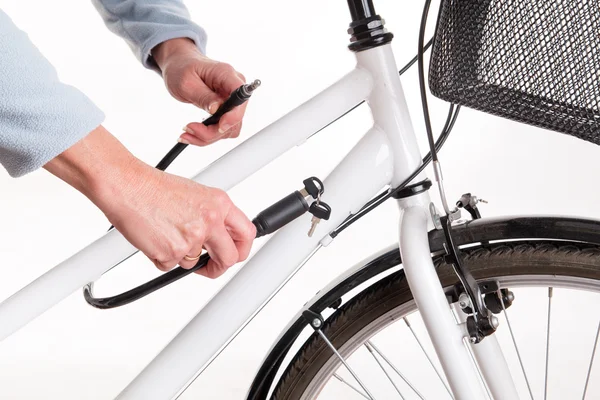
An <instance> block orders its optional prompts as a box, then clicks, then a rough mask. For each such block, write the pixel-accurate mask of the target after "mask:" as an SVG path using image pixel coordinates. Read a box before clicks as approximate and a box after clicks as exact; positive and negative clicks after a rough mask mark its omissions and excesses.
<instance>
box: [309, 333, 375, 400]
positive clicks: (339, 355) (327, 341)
mask: <svg viewBox="0 0 600 400" xmlns="http://www.w3.org/2000/svg"><path fill="white" fill-rule="evenodd" d="M317 332H318V333H319V335H320V336H321V339H323V341H324V342H325V343H326V344H327V346H328V347H329V348H330V349H331V351H333V353H334V354H335V355H336V357H337V358H338V359H339V360H340V361H341V362H342V364H344V366H345V367H346V369H347V370H348V372H350V374H352V376H353V377H354V379H356V382H358V384H359V385H360V387H362V388H363V390H364V391H365V393H366V394H367V396H368V398H369V399H371V400H375V397H374V396H373V395H372V394H371V392H369V390H368V389H367V387H366V386H365V384H364V383H362V381H361V380H360V379H359V378H358V376H357V375H356V373H355V372H354V371H353V370H352V368H350V365H348V363H347V362H346V360H344V357H342V355H341V354H340V353H339V352H338V351H337V349H336V348H335V347H334V346H333V344H332V343H331V342H330V341H329V339H327V336H325V334H324V333H323V331H322V330H320V329H317Z"/></svg>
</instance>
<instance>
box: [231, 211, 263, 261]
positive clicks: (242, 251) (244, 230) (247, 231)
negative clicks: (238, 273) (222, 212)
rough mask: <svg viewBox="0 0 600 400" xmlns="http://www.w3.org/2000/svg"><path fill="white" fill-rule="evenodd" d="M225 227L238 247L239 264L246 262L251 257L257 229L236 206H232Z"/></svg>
mask: <svg viewBox="0 0 600 400" xmlns="http://www.w3.org/2000/svg"><path fill="white" fill-rule="evenodd" d="M225 226H226V228H227V230H228V232H229V235H230V236H231V238H232V239H233V241H234V243H235V245H236V247H237V251H238V256H239V259H238V262H239V261H244V260H245V259H246V258H248V256H249V255H250V250H251V249H252V242H253V241H254V239H255V238H256V227H255V226H254V224H253V223H252V222H250V220H249V219H248V217H246V215H245V214H244V213H243V212H242V211H241V210H240V209H239V208H237V207H236V206H232V207H231V209H230V210H229V214H227V217H226V218H225Z"/></svg>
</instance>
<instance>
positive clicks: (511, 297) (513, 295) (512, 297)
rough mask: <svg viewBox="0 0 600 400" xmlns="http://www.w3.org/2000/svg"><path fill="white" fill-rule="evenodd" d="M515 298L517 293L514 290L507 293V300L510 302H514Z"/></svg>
mask: <svg viewBox="0 0 600 400" xmlns="http://www.w3.org/2000/svg"><path fill="white" fill-rule="evenodd" d="M514 299H515V294H514V293H513V292H510V291H509V292H508V293H507V294H506V300H508V302H509V303H512V302H513V300H514Z"/></svg>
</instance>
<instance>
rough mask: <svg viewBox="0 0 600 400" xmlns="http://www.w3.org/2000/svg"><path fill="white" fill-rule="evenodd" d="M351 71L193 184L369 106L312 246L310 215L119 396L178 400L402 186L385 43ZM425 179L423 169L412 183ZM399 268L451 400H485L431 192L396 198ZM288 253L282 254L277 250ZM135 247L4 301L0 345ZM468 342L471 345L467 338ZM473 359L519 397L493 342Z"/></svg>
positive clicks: (110, 236) (413, 145) (394, 89)
mask: <svg viewBox="0 0 600 400" xmlns="http://www.w3.org/2000/svg"><path fill="white" fill-rule="evenodd" d="M356 57H357V66H356V68H355V69H354V70H352V71H351V72H350V73H348V74H347V75H346V76H344V77H343V78H341V79H340V80H339V81H337V82H336V83H334V84H333V85H331V86H330V87H329V88H327V89H325V90H324V91H323V92H321V93H320V94H318V95H317V96H315V97H314V98H312V99H311V100H309V101H307V102H306V103H304V104H302V105H301V106H299V107H298V108H296V109H295V110H294V111H292V112H291V113H289V114H287V115H286V116H284V117H282V118H281V119H279V120H278V121H276V122H274V123H273V124H271V125H270V126H268V127H266V128H265V129H263V130H262V131H261V132H259V133H257V134H255V135H254V136H253V137H251V138H250V139H248V140H246V141H245V142H244V143H242V144H241V145H240V146H238V147H236V148H235V149H233V150H232V151H230V152H229V153H227V154H226V155H225V156H223V157H222V158H220V159H219V160H217V161H216V162H214V163H213V164H212V165H210V166H209V167H208V168H206V169H205V170H203V171H201V172H200V173H198V174H197V175H196V176H195V177H194V178H193V179H194V180H195V181H197V182H200V183H202V184H204V185H209V186H213V187H218V188H221V189H224V190H228V189H230V188H232V187H233V186H235V185H236V184H238V183H239V182H241V181H243V180H244V179H245V178H247V177H248V176H250V175H251V174H253V173H254V172H256V171H258V170H259V169H260V168H262V167H263V166H265V165H267V164H269V163H270V162H271V161H273V160H274V159H275V158H277V157H278V156H280V155H281V154H283V153H284V152H286V151H287V150H289V149H291V148H292V147H294V146H296V145H299V144H301V143H302V142H304V141H305V140H307V139H308V137H309V136H310V135H312V134H313V133H314V132H315V131H317V130H319V129H321V128H323V127H324V126H326V125H327V124H329V123H330V122H331V121H333V120H335V119H336V118H338V117H339V116H340V115H342V114H344V113H345V112H346V111H348V110H349V109H351V108H352V107H354V106H355V105H357V104H358V103H360V102H361V101H363V100H366V102H367V104H368V106H369V107H370V109H371V112H372V115H373V121H374V123H373V126H372V128H371V129H370V130H369V131H368V132H367V133H366V134H365V135H364V137H363V138H362V139H361V140H360V141H359V143H358V144H357V145H356V146H355V147H354V148H353V149H352V150H351V151H350V153H349V154H348V155H347V156H346V157H345V158H344V159H343V160H342V161H341V162H340V164H339V165H338V166H337V167H336V168H335V169H334V171H333V172H332V173H331V174H330V175H329V176H328V177H327V179H326V180H325V181H324V184H325V187H326V192H325V194H324V196H323V200H324V201H326V202H327V203H328V204H329V205H330V206H331V208H332V213H331V218H330V219H329V220H328V221H322V222H321V223H320V224H319V226H318V228H317V231H316V235H314V236H313V237H312V238H309V237H307V234H306V232H307V229H308V227H309V225H310V215H306V216H303V217H301V218H299V219H297V220H296V221H294V222H292V223H290V224H289V225H287V226H286V227H284V228H283V229H281V230H280V231H279V232H277V233H276V234H275V235H274V236H273V237H272V238H271V239H270V240H269V241H268V243H267V244H266V245H265V246H264V247H263V248H262V249H261V250H260V251H258V252H257V253H256V254H255V255H254V256H253V257H252V258H251V259H250V260H249V261H248V262H247V263H246V265H245V266H244V267H242V268H241V269H240V270H239V272H238V273H237V274H236V275H235V276H234V277H233V278H232V279H231V280H230V281H229V282H228V283H227V284H226V285H225V286H224V287H223V288H222V289H221V290H220V291H219V292H218V293H217V294H216V295H215V296H214V297H213V298H212V299H211V300H210V301H209V302H208V303H207V304H206V305H205V306H204V307H203V308H202V309H201V310H200V311H199V312H198V314H197V315H196V316H195V317H194V318H193V319H192V320H191V322H190V323H189V324H188V325H187V326H185V327H184V328H183V329H182V330H181V332H180V333H179V334H178V335H177V336H176V337H175V338H174V339H173V340H172V341H171V342H170V343H169V344H168V345H167V346H166V347H165V348H164V349H163V350H162V351H161V352H160V353H159V354H158V355H157V356H156V357H155V358H154V360H153V361H152V362H151V363H150V364H149V365H148V366H147V367H146V368H145V369H144V370H143V371H142V372H141V373H140V374H139V375H138V376H137V377H136V378H135V380H134V381H133V382H131V383H130V384H129V385H128V386H127V387H126V388H125V389H124V390H123V391H122V392H121V394H120V395H119V396H118V399H121V400H147V399H171V398H173V397H176V396H178V394H179V393H181V392H182V391H183V390H184V389H185V388H186V387H187V385H188V384H189V383H190V382H191V381H192V380H193V379H194V378H195V376H196V375H197V374H199V373H201V371H202V370H203V368H205V367H206V365H207V364H208V363H210V361H211V360H212V359H213V358H214V357H216V356H217V355H218V354H219V353H220V351H221V350H222V349H223V348H224V347H225V346H226V345H227V344H228V343H229V341H230V340H231V339H232V338H233V337H234V336H235V335H236V333H237V332H239V330H241V329H243V327H244V326H245V325H246V324H247V322H248V321H249V320H250V319H251V318H252V317H253V316H254V315H255V314H256V313H257V312H259V311H260V309H261V308H262V306H263V305H264V304H265V303H266V302H267V301H268V300H269V299H270V298H271V297H272V296H273V294H274V293H275V292H276V291H277V289H278V288H280V287H281V286H282V285H283V284H285V282H286V281H287V280H288V279H289V278H290V277H291V276H292V275H293V273H294V272H295V271H296V270H297V269H298V268H300V267H301V266H302V265H303V264H304V262H305V261H306V260H308V258H310V256H311V255H312V254H313V253H314V252H315V251H316V250H317V249H318V248H319V247H320V246H322V245H323V246H326V245H327V244H329V242H330V241H331V237H330V236H329V235H328V234H327V233H328V232H330V231H332V230H333V229H334V228H335V227H337V226H338V225H339V224H340V223H341V222H342V221H343V220H344V219H345V218H346V217H347V216H348V215H349V214H351V213H354V212H356V211H358V210H359V209H360V208H361V206H362V205H364V204H365V203H366V202H367V201H368V200H369V199H370V198H371V197H373V196H374V195H375V194H376V193H378V192H379V191H380V190H381V189H382V188H383V187H385V186H386V185H391V186H392V187H394V186H396V185H398V184H400V183H401V182H403V181H404V180H405V179H406V178H407V177H409V176H410V174H411V173H412V172H413V171H414V170H415V169H416V168H417V167H418V166H419V165H420V163H421V155H420V153H419V149H418V147H417V142H416V139H415V134H414V131H413V127H412V123H411V120H410V116H409V113H408V109H407V106H406V101H405V98H404V93H403V90H402V86H401V84H400V79H399V76H398V69H397V67H396V63H395V60H394V56H393V53H392V49H391V47H390V45H389V44H387V45H383V46H379V47H375V48H372V49H369V50H365V51H361V52H358V53H356ZM423 179H425V175H424V174H423V173H422V174H421V175H420V176H419V177H417V179H416V181H420V180H423ZM398 205H399V207H400V209H401V211H402V217H401V221H400V228H399V232H400V243H399V245H400V251H401V254H402V260H403V268H404V270H405V273H406V277H407V280H408V283H409V285H410V288H411V290H412V293H413V295H414V298H415V301H416V304H417V305H418V308H419V310H420V312H421V315H422V317H423V320H424V322H425V326H426V328H427V331H428V333H429V335H430V337H431V340H432V342H433V345H434V347H435V350H436V352H437V355H438V356H439V359H440V361H441V364H442V367H443V370H444V372H445V374H446V377H447V378H448V382H449V384H450V387H451V389H452V391H453V393H454V395H455V398H457V399H460V400H481V399H483V398H485V397H486V396H485V395H484V388H483V387H482V385H481V381H480V379H479V378H478V374H477V371H476V370H475V367H474V364H473V361H472V359H471V356H470V355H469V353H468V351H467V346H466V345H465V342H468V334H467V333H466V329H465V324H464V321H459V323H457V322H456V321H455V319H454V317H453V315H452V313H451V309H450V305H449V304H448V300H447V298H446V296H445V294H444V292H443V290H442V287H441V284H440V282H439V279H438V277H437V274H436V272H435V269H434V266H433V263H432V259H431V252H430V249H429V242H428V239H427V232H428V227H431V226H433V225H432V222H431V215H430V211H429V205H430V200H429V195H428V193H427V192H424V193H421V194H418V195H415V196H413V197H409V198H406V199H403V200H400V201H398ZM282 248H285V249H286V251H285V256H286V257H281V252H280V249H282ZM136 252H137V250H136V249H135V248H134V247H133V246H132V245H131V244H129V243H128V242H127V240H125V238H124V237H123V236H122V235H121V234H120V233H119V232H117V231H116V230H113V231H110V232H109V233H107V234H105V235H104V236H103V237H101V238H100V239H98V240H96V241H95V242H93V243H92V244H90V245H89V246H87V247H85V248H84V249H83V250H81V251H80V252H78V253H77V254H75V255H73V256H72V257H70V258H69V259H67V260H65V261H64V262H62V263H60V264H59V265H57V266H55V267H54V268H53V269H51V270H50V271H48V272H47V273H46V274H44V275H42V276H41V277H39V278H38V279H36V280H35V281H34V282H32V283H31V284H29V285H28V286H26V287H25V288H23V289H22V290H20V291H19V292H17V293H16V294H14V295H13V296H11V297H10V298H8V299H7V300H5V301H4V302H3V303H1V304H0V340H3V339H4V338H6V337H7V336H9V335H10V334H12V333H13V332H15V331H16V330H18V329H19V328H21V327H22V326H24V325H25V324H27V323H28V322H29V321H31V320H32V319H34V318H36V317H37V316H38V315H40V314H42V313H43V312H44V311H46V310H47V309H49V308H50V307H51V306H53V305H54V304H56V303H58V302H59V301H61V300H62V299H64V298H65V297H67V296H68V295H70V294H71V293H73V292H74V291H76V290H80V289H81V287H82V286H84V285H85V284H87V283H88V282H92V281H94V280H96V279H98V278H99V277H100V276H101V275H102V274H103V273H104V272H106V271H107V270H109V269H111V268H113V267H114V266H116V265H118V264H119V263H121V262H123V261H124V260H126V259H127V258H129V257H130V256H132V255H133V254H135V253H136ZM465 338H466V339H467V340H465ZM472 347H473V351H474V354H475V356H476V357H475V358H476V359H477V362H478V364H479V366H480V370H481V372H482V374H483V378H484V380H485V382H486V384H487V387H488V389H489V391H490V392H491V394H492V396H493V397H494V398H495V399H507V400H508V399H510V400H514V399H517V398H518V395H517V392H516V389H515V386H514V383H513V380H512V378H511V375H510V371H509V370H508V367H507V364H506V362H505V361H504V357H503V355H502V352H501V351H500V350H499V348H498V343H497V342H496V338H495V337H494V336H493V335H492V336H490V337H488V338H486V339H485V340H484V341H483V342H482V343H481V344H478V345H474V346H472Z"/></svg>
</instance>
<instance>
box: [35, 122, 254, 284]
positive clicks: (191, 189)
mask: <svg viewBox="0 0 600 400" xmlns="http://www.w3.org/2000/svg"><path fill="white" fill-rule="evenodd" d="M44 168H45V169H47V170H48V171H50V172H51V173H52V174H54V175H56V176H58V177H59V178H61V179H62V180H64V181H66V182H67V183H69V184H70V185H72V186H73V187H75V188H76V189H78V190H79V191H80V192H82V193H83V194H84V195H86V196H87V197H88V198H89V199H90V200H91V201H92V202H94V204H96V205H97V206H98V207H99V208H100V209H101V210H102V211H103V212H104V213H105V215H106V216H107V218H108V220H109V221H110V222H111V223H112V224H113V225H114V226H115V228H117V229H118V230H119V232H121V233H122V234H123V236H125V238H126V239H127V240H128V241H129V242H130V243H131V244H132V245H134V246H135V247H136V248H138V249H139V250H140V251H142V252H143V253H144V254H145V255H146V256H147V257H148V258H150V259H151V260H152V261H153V262H154V264H155V265H156V266H157V267H158V268H159V269H160V270H162V271H168V270H170V269H172V268H173V267H175V266H176V265H177V264H179V265H181V266H182V267H184V268H191V267H193V266H194V265H195V264H196V261H188V260H185V256H186V255H187V256H188V257H191V258H194V257H196V256H197V255H199V254H200V253H201V252H202V249H203V248H205V249H206V250H208V253H209V254H210V256H211V260H210V262H209V263H208V265H207V266H206V267H205V268H202V269H200V270H199V271H198V273H199V274H202V275H204V276H207V277H209V278H216V277H218V276H220V275H222V274H223V273H224V272H225V271H226V270H227V268H229V267H230V266H232V265H233V264H235V263H237V262H239V261H243V260H245V259H246V258H247V257H248V255H249V253H250V249H251V247H252V241H253V240H254V237H255V235H256V230H255V228H254V225H253V224H252V222H250V221H249V220H248V218H247V217H246V216H245V215H244V214H243V213H242V212H241V211H240V210H239V209H238V208H237V207H236V206H235V205H234V204H233V203H232V202H231V200H230V199H229V197H228V196H227V194H226V193H225V192H223V191H222V190H219V189H214V188H210V187H206V186H202V185H200V184H198V183H196V182H193V181H191V180H189V179H184V178H180V177H178V176H174V175H171V174H168V173H165V172H162V171H159V170H157V169H154V168H152V167H151V166H149V165H147V164H144V163H143V162H141V161H139V160H138V159H136V158H135V157H133V155H131V154H130V153H129V152H128V151H127V150H126V149H125V148H124V147H123V145H121V143H119V141H118V140H117V139H116V138H114V137H113V136H112V135H111V134H110V133H109V132H108V131H106V130H105V129H104V128H103V127H102V126H100V127H98V128H97V129H95V130H94V131H92V133H90V134H89V135H88V136H87V137H85V138H84V139H82V140H81V141H80V142H78V143H77V144H75V145H73V146H72V147H71V148H69V149H68V150H66V151H65V152H63V153H62V154H61V155H59V156H58V157H56V158H54V159H53V160H51V161H50V162H49V163H47V164H46V165H45V166H44Z"/></svg>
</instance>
